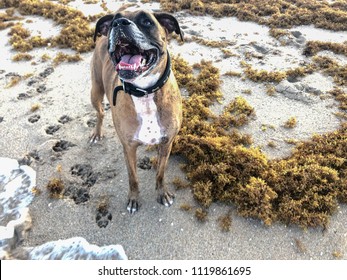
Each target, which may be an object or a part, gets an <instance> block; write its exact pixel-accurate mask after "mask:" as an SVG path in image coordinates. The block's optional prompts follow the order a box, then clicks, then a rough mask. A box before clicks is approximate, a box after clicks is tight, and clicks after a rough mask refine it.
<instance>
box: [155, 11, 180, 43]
mask: <svg viewBox="0 0 347 280" xmlns="http://www.w3.org/2000/svg"><path fill="white" fill-rule="evenodd" d="M154 16H155V18H156V19H157V20H158V21H159V23H160V24H161V25H162V26H164V27H165V28H166V30H167V31H168V32H169V33H172V32H175V33H176V34H177V35H180V37H181V40H182V41H183V40H184V39H183V37H184V33H183V31H182V30H181V28H180V26H179V24H178V21H177V19H176V18H175V17H174V16H172V15H170V14H167V13H154Z"/></svg>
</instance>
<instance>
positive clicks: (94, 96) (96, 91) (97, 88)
mask: <svg viewBox="0 0 347 280" xmlns="http://www.w3.org/2000/svg"><path fill="white" fill-rule="evenodd" d="M104 95H105V93H104V88H103V86H102V85H100V84H95V83H94V84H92V89H91V102H92V105H93V107H94V108H95V110H96V117H97V120H96V126H95V129H94V131H93V133H92V135H91V137H90V143H91V144H94V143H96V142H98V141H100V140H101V139H102V137H103V134H102V123H103V120H104V115H105V113H104V106H103V104H102V102H103V100H104Z"/></svg>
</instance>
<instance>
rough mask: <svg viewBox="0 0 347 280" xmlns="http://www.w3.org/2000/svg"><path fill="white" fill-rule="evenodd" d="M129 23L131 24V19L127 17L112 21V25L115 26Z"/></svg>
mask: <svg viewBox="0 0 347 280" xmlns="http://www.w3.org/2000/svg"><path fill="white" fill-rule="evenodd" d="M130 24H131V21H130V20H128V19H127V18H118V19H115V20H114V21H113V23H112V26H113V27H117V26H126V25H130Z"/></svg>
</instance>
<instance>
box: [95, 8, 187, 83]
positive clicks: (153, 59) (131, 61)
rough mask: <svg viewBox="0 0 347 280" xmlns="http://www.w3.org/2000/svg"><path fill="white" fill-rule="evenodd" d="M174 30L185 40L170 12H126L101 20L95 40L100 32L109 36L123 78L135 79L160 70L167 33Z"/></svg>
mask: <svg viewBox="0 0 347 280" xmlns="http://www.w3.org/2000/svg"><path fill="white" fill-rule="evenodd" d="M173 32H175V33H176V34H178V35H180V37H181V39H182V40H183V32H182V31H181V29H180V27H179V24H178V22H177V20H176V18H175V17H174V16H172V15H170V14H167V13H151V12H149V11H143V10H141V11H137V12H125V11H123V12H118V13H116V14H115V15H107V16H104V17H102V18H101V19H99V20H98V22H97V24H96V28H95V34H94V41H95V40H96V37H97V36H98V35H103V36H107V37H108V52H109V55H110V57H111V60H112V62H113V63H114V65H115V68H116V70H117V72H118V74H119V76H120V78H121V79H122V80H125V81H129V82H131V81H132V80H134V79H136V78H138V77H144V76H147V75H150V74H151V73H152V74H153V72H155V71H157V70H156V68H157V66H158V65H160V62H161V60H162V58H163V57H164V56H165V55H166V52H167V50H166V47H167V35H168V34H170V33H173Z"/></svg>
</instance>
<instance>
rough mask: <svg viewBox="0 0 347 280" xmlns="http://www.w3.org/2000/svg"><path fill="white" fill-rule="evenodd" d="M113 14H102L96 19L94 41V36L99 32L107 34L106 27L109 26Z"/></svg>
mask: <svg viewBox="0 0 347 280" xmlns="http://www.w3.org/2000/svg"><path fill="white" fill-rule="evenodd" d="M113 16H114V15H107V16H103V17H102V18H100V19H99V20H98V22H97V23H96V27H95V31H94V42H95V41H96V37H97V36H98V35H99V34H101V35H104V36H107V33H108V29H109V28H110V25H111V22H112V19H113Z"/></svg>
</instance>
